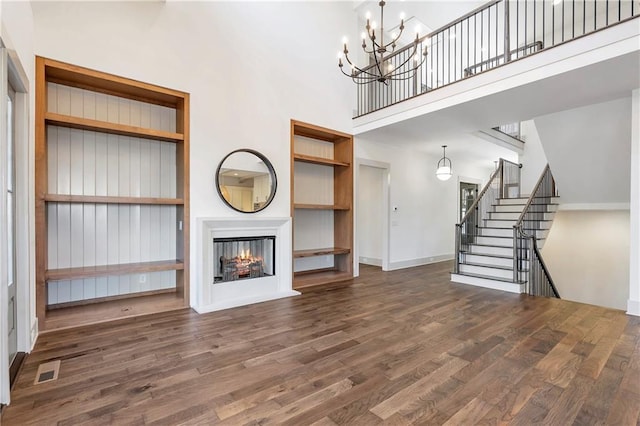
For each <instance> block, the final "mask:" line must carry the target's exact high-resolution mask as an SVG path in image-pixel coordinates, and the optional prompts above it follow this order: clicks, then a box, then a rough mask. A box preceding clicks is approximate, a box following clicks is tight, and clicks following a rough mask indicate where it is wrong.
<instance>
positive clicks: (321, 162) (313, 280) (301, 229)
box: [291, 120, 353, 289]
mask: <svg viewBox="0 0 640 426" xmlns="http://www.w3.org/2000/svg"><path fill="white" fill-rule="evenodd" d="M352 165H353V137H352V136H351V135H348V134H346V133H342V132H337V131H334V130H331V129H326V128H323V127H319V126H315V125H312V124H308V123H303V122H300V121H296V120H292V121H291V216H292V218H293V241H294V242H293V271H294V272H293V287H294V288H296V289H297V288H302V287H308V286H314V285H320V284H327V283H332V282H338V281H345V280H348V279H350V278H353V169H352Z"/></svg>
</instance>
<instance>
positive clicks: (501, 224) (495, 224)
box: [484, 219, 552, 232]
mask: <svg viewBox="0 0 640 426" xmlns="http://www.w3.org/2000/svg"><path fill="white" fill-rule="evenodd" d="M516 222H517V221H516V220H491V219H487V220H485V221H484V226H486V227H488V228H502V229H511V230H512V232H513V225H515V224H516ZM551 223H552V222H551V221H550V220H549V221H546V222H538V224H539V225H540V229H549V227H550V226H551Z"/></svg>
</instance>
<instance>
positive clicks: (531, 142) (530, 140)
mask: <svg viewBox="0 0 640 426" xmlns="http://www.w3.org/2000/svg"><path fill="white" fill-rule="evenodd" d="M520 132H521V135H522V138H523V140H524V141H525V144H524V152H523V153H522V154H520V155H519V160H518V162H519V163H520V164H522V170H521V171H520V182H521V192H522V194H525V195H531V191H532V190H533V187H534V186H535V185H536V183H538V179H540V175H541V174H542V171H543V170H544V168H545V167H546V165H547V156H546V155H545V154H544V148H543V147H542V142H541V141H540V136H539V135H538V130H537V129H536V124H535V122H534V121H533V120H528V121H523V122H522V123H520ZM551 173H553V170H551Z"/></svg>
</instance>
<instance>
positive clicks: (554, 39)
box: [551, 3, 556, 46]
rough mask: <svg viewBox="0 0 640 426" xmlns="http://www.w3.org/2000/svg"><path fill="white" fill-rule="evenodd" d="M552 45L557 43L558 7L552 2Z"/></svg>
mask: <svg viewBox="0 0 640 426" xmlns="http://www.w3.org/2000/svg"><path fill="white" fill-rule="evenodd" d="M551 45H552V46H555V45H556V7H555V6H554V5H553V3H552V4H551Z"/></svg>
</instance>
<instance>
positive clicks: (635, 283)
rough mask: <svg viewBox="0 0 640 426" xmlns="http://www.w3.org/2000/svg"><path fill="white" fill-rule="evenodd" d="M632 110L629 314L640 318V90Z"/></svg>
mask: <svg viewBox="0 0 640 426" xmlns="http://www.w3.org/2000/svg"><path fill="white" fill-rule="evenodd" d="M631 109H632V114H631V155H630V161H629V162H630V163H631V195H630V203H629V204H630V209H629V210H630V215H631V223H630V232H629V233H630V239H631V242H630V248H629V301H628V302H627V313H629V314H631V315H639V316H640V89H636V90H634V91H633V95H632V106H631Z"/></svg>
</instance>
